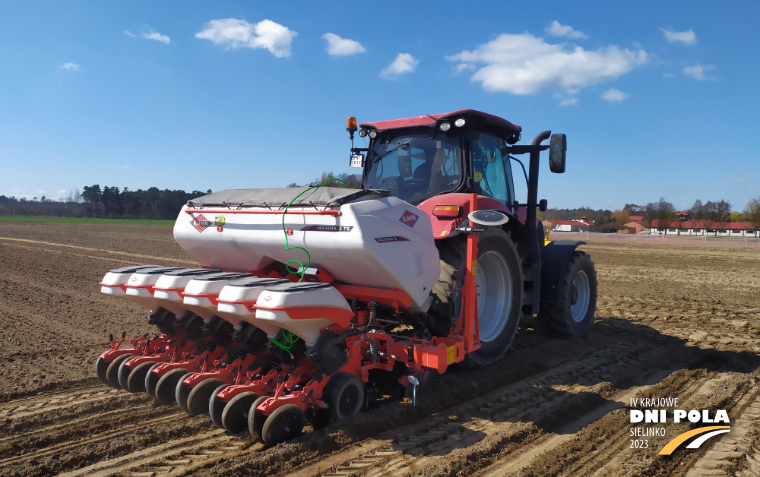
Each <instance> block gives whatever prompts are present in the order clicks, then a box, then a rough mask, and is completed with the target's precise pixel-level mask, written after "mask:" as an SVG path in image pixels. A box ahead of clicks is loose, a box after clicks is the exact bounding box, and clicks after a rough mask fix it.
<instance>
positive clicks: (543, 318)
mask: <svg viewBox="0 0 760 477" xmlns="http://www.w3.org/2000/svg"><path fill="white" fill-rule="evenodd" d="M559 297H560V299H559V302H557V303H541V308H540V310H539V313H538V323H539V325H540V326H541V327H542V328H543V329H547V330H550V331H552V332H554V334H557V335H559V336H562V337H565V338H572V337H574V336H581V335H583V334H585V333H586V332H587V331H588V330H589V328H591V325H592V324H593V323H594V313H595V312H596V298H597V281H596V270H595V269H594V262H592V261H591V258H590V257H589V256H588V255H586V253H585V252H581V251H578V250H576V251H575V252H573V254H572V256H571V257H570V260H568V263H567V265H566V266H565V269H564V273H563V277H562V281H561V282H560V289H559Z"/></svg>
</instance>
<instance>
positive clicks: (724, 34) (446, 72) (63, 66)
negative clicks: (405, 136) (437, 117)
mask: <svg viewBox="0 0 760 477" xmlns="http://www.w3.org/2000/svg"><path fill="white" fill-rule="evenodd" d="M758 25H760V3H757V2H754V1H731V2H719V3H716V2H700V1H684V2H650V1H640V2H590V1H574V2H542V1H536V2H490V4H488V3H486V2H464V3H463V2H453V1H452V2H449V1H436V2H430V1H413V2H410V1H401V2H393V1H387V2H380V3H378V2H364V3H357V2H350V3H348V2H335V1H323V2H298V1H291V2H253V1H249V2H223V1H220V2H188V1H162V2H119V3H117V2H94V1H92V2H85V1H78V2H34V1H30V2H2V3H1V4H0V194H4V195H7V196H11V195H14V196H16V197H21V196H26V197H29V198H31V197H33V196H37V197H41V196H42V195H46V196H47V197H49V198H57V197H63V196H66V195H68V193H69V191H70V190H72V189H75V188H79V189H81V188H82V186H85V185H92V184H95V183H97V184H100V185H101V186H104V185H108V186H118V187H119V188H123V187H129V188H130V189H133V190H134V189H139V188H143V189H144V188H147V187H151V186H156V187H159V188H161V189H163V188H170V189H184V190H193V189H200V190H206V189H213V190H215V191H216V190H221V189H229V188H252V187H280V186H285V185H286V184H288V183H290V182H297V183H305V182H308V181H310V180H312V179H314V178H316V177H319V175H320V174H321V173H322V171H328V170H332V171H333V172H335V173H341V172H349V173H350V172H355V171H356V170H355V169H350V168H349V167H348V147H349V141H348V136H347V133H346V132H345V120H346V117H347V116H350V115H353V116H357V118H358V119H359V121H360V122H361V121H375V120H382V119H391V118H396V117H406V116H415V115H420V114H425V113H441V112H446V111H453V110H457V109H466V108H472V109H479V110H482V111H486V112H489V113H492V114H496V115H498V116H501V117H504V118H505V119H508V120H510V121H512V122H514V123H516V124H519V125H521V126H522V127H523V142H529V141H530V140H531V139H532V138H533V136H535V135H536V134H537V133H539V132H540V131H543V130H546V129H551V130H552V131H553V132H564V133H566V134H567V135H568V166H567V172H566V173H565V174H561V175H556V174H551V173H550V172H549V170H548V167H547V165H548V159H545V163H543V164H542V167H541V181H540V183H541V185H540V190H539V196H540V197H541V198H548V199H549V204H550V206H552V207H570V208H574V207H580V206H589V207H592V208H605V209H607V208H609V209H613V210H614V209H617V208H621V207H622V206H623V205H624V204H625V203H637V204H641V203H646V202H651V201H656V200H658V199H659V198H660V197H661V196H662V197H664V198H665V199H666V200H668V201H670V202H673V203H674V204H675V206H676V207H678V208H687V207H690V206H691V205H692V203H693V202H694V200H695V199H701V200H702V201H707V200H720V199H725V200H729V201H730V202H731V203H732V205H733V207H734V209H735V210H737V209H738V210H743V209H744V207H745V205H746V203H747V201H748V200H749V199H751V198H753V197H758V196H760V92H758V88H757V85H758V84H759V83H760V80H759V79H758V78H760V55H759V54H758V51H760V29H758Z"/></svg>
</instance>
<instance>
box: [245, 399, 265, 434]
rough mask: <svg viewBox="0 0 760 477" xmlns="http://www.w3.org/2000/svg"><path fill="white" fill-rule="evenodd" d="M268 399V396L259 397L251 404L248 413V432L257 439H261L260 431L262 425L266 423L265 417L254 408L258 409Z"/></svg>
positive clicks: (262, 427)
mask: <svg viewBox="0 0 760 477" xmlns="http://www.w3.org/2000/svg"><path fill="white" fill-rule="evenodd" d="M269 398H270V396H261V397H260V398H258V399H257V400H255V401H253V404H251V410H250V411H249V412H248V430H249V431H250V432H251V435H253V436H255V437H258V438H259V439H261V438H262V437H261V431H262V430H263V429H264V423H265V422H266V421H267V416H265V415H264V414H263V413H261V412H260V411H257V410H256V408H257V407H259V404H261V403H262V402H264V401H265V400H267V399H269Z"/></svg>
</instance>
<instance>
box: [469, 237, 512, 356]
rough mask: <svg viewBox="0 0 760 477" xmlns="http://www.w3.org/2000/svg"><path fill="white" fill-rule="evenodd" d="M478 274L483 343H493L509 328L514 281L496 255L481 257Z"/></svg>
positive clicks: (479, 320)
mask: <svg viewBox="0 0 760 477" xmlns="http://www.w3.org/2000/svg"><path fill="white" fill-rule="evenodd" d="M475 273H476V280H477V295H478V323H479V325H480V340H481V341H487V342H490V341H493V340H495V339H496V338H498V337H499V335H500V334H501V332H502V331H504V327H506V326H507V320H508V319H509V317H508V316H507V314H508V313H509V310H510V309H511V308H512V277H511V276H510V275H509V271H508V269H507V262H506V260H504V257H502V256H501V254H500V253H498V252H493V251H491V252H486V253H484V254H483V255H481V256H480V258H479V259H478V265H477V271H476V272H475Z"/></svg>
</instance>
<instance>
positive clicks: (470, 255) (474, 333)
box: [464, 194, 480, 353]
mask: <svg viewBox="0 0 760 477" xmlns="http://www.w3.org/2000/svg"><path fill="white" fill-rule="evenodd" d="M477 208H478V196H477V195H476V194H471V195H470V212H473V211H475V210H477ZM470 225H475V224H470ZM477 266H478V235H477V234H475V233H471V234H470V235H468V236H467V276H466V277H465V279H464V287H465V295H464V296H465V298H464V347H465V351H467V352H468V353H469V352H472V351H475V350H477V349H479V348H480V326H478V289H477V283H476V272H477Z"/></svg>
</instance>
